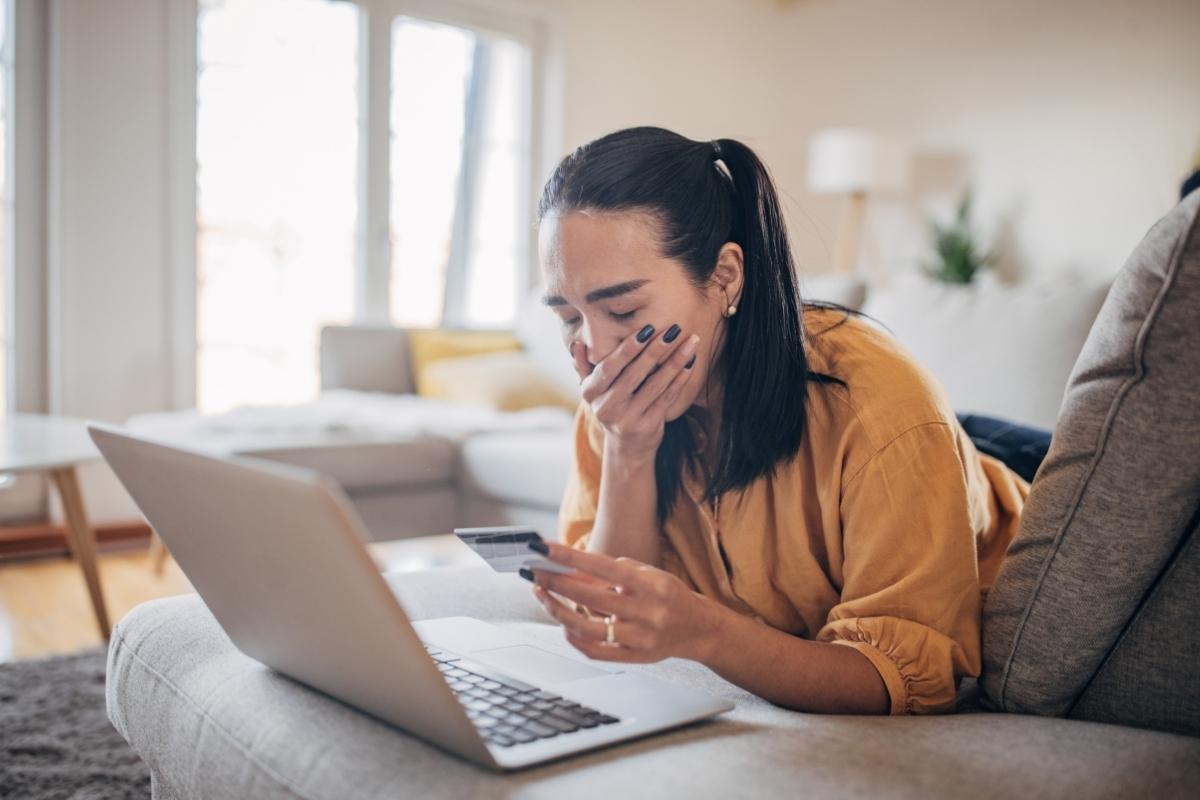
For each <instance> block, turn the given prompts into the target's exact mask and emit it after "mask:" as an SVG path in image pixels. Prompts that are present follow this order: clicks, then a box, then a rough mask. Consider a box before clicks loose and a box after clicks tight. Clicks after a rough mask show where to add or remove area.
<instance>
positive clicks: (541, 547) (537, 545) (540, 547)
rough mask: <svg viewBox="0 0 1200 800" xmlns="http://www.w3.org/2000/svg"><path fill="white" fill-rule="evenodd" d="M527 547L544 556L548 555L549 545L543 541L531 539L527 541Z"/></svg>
mask: <svg viewBox="0 0 1200 800" xmlns="http://www.w3.org/2000/svg"><path fill="white" fill-rule="evenodd" d="M529 549H530V550H532V551H533V552H535V553H541V554H542V555H544V556H548V555H550V545H548V544H546V543H545V542H540V541H536V540H535V541H532V542H530V543H529Z"/></svg>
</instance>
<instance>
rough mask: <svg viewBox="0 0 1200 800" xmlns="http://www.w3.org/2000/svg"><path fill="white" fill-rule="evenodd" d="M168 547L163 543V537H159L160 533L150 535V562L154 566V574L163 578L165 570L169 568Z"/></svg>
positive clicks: (154, 532)
mask: <svg viewBox="0 0 1200 800" xmlns="http://www.w3.org/2000/svg"><path fill="white" fill-rule="evenodd" d="M168 555H169V554H168V553H167V546H166V544H164V543H163V540H162V537H161V536H159V535H158V531H151V533H150V562H151V563H152V564H153V565H154V574H155V575H157V576H158V577H160V578H161V577H162V574H163V570H164V569H166V567H167V556H168Z"/></svg>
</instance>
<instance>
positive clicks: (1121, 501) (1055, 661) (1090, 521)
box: [981, 193, 1200, 733]
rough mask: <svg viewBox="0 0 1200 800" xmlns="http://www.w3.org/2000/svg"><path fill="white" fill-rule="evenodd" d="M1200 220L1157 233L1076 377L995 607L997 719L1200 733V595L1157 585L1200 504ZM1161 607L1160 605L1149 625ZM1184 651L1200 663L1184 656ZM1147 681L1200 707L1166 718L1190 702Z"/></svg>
mask: <svg viewBox="0 0 1200 800" xmlns="http://www.w3.org/2000/svg"><path fill="white" fill-rule="evenodd" d="M1198 211H1200V193H1197V194H1193V195H1192V197H1190V198H1189V199H1187V200H1185V201H1184V202H1182V203H1180V204H1179V206H1177V207H1176V208H1175V209H1174V210H1173V211H1172V212H1171V213H1170V214H1168V215H1167V216H1166V217H1165V218H1164V219H1163V220H1162V221H1161V222H1159V223H1158V224H1157V225H1156V226H1155V227H1154V228H1153V229H1152V230H1151V231H1150V232H1149V233H1148V234H1147V235H1146V238H1145V239H1144V240H1143V241H1142V243H1141V244H1140V245H1139V246H1138V247H1137V249H1136V250H1135V251H1134V253H1133V255H1132V256H1131V257H1130V259H1129V261H1128V262H1127V263H1126V265H1125V267H1124V268H1123V270H1122V271H1121V273H1120V274H1119V275H1118V277H1117V280H1116V282H1115V283H1114V284H1113V287H1112V290H1111V292H1110V293H1109V296H1108V298H1107V299H1106V300H1105V303H1104V306H1103V308H1102V309H1101V311H1100V315H1099V317H1098V318H1097V320H1096V323H1095V325H1094V326H1093V328H1092V331H1091V334H1090V335H1089V336H1088V340H1087V343H1086V344H1085V345H1084V349H1083V352H1082V353H1081V355H1080V357H1079V361H1078V362H1077V363H1076V365H1075V369H1074V370H1073V371H1072V374H1071V380H1070V384H1069V387H1068V390H1067V396H1066V398H1065V400H1064V403H1063V412H1062V415H1061V417H1060V418H1059V422H1058V426H1057V428H1056V429H1055V431H1054V438H1053V441H1052V443H1051V446H1050V452H1049V453H1048V454H1047V457H1046V460H1045V462H1044V463H1043V465H1042V467H1041V469H1040V470H1039V472H1038V474H1037V477H1036V479H1035V480H1034V483H1033V488H1032V491H1031V494H1030V497H1029V501H1028V503H1027V505H1026V506H1025V510H1024V516H1023V520H1022V525H1021V530H1020V532H1019V533H1018V535H1017V537H1016V539H1014V541H1013V543H1012V545H1011V546H1010V548H1009V551H1008V556H1007V558H1006V560H1005V563H1004V564H1003V566H1002V567H1001V569H1000V572H999V574H998V575H997V577H996V581H995V584H994V585H993V587H992V590H991V591H990V593H989V594H988V598H987V603H986V605H985V608H984V627H983V655H984V672H983V675H982V679H981V686H982V688H983V691H984V693H985V695H986V700H987V702H989V703H990V704H992V705H993V706H994V707H996V708H999V709H1004V710H1007V711H1024V712H1032V713H1037V714H1050V715H1056V716H1063V715H1067V714H1071V715H1074V716H1087V717H1093V718H1098V719H1121V720H1122V721H1124V722H1128V723H1130V724H1142V725H1158V724H1165V723H1164V720H1168V719H1169V720H1171V722H1170V723H1167V726H1168V727H1172V728H1174V729H1177V730H1190V731H1191V732H1193V733H1200V715H1198V714H1197V713H1196V712H1197V710H1198V709H1197V703H1196V700H1195V698H1196V697H1197V696H1198V695H1200V684H1198V683H1197V671H1196V657H1197V654H1200V626H1197V625H1196V624H1194V621H1195V618H1196V617H1195V598H1196V596H1197V593H1198V592H1200V583H1197V582H1196V581H1195V580H1194V579H1192V577H1191V576H1193V575H1194V574H1195V573H1194V571H1193V570H1192V569H1191V568H1184V569H1178V571H1176V572H1175V573H1174V575H1173V577H1171V578H1170V580H1171V581H1175V583H1173V584H1171V585H1169V586H1167V585H1164V586H1159V582H1160V580H1164V579H1165V578H1164V576H1165V573H1167V572H1168V571H1169V570H1171V569H1172V563H1173V560H1174V559H1176V557H1177V556H1179V555H1180V554H1181V553H1182V550H1183V547H1184V542H1185V539H1186V537H1187V535H1188V533H1189V531H1190V530H1191V526H1192V521H1193V520H1194V518H1195V516H1196V513H1197V509H1198V507H1200V225H1198V223H1197V216H1198ZM1192 557H1193V558H1194V557H1195V556H1192ZM1189 580H1191V583H1190V585H1189V584H1187V581H1189ZM1181 583H1182V585H1181ZM1189 593H1190V597H1191V598H1192V599H1191V601H1190V603H1187V602H1185V603H1183V604H1182V605H1183V607H1184V609H1185V610H1187V611H1189V612H1190V613H1189V614H1188V615H1187V616H1185V617H1182V618H1177V619H1176V620H1175V621H1174V623H1173V624H1172V623H1171V622H1170V621H1169V620H1167V619H1164V618H1163V617H1162V614H1163V613H1168V614H1170V613H1178V611H1176V612H1171V611H1170V610H1169V609H1171V608H1172V607H1173V606H1174V601H1173V600H1172V599H1171V598H1172V597H1175V596H1179V595H1180V594H1181V595H1182V596H1185V597H1186V596H1189ZM1148 597H1149V598H1150V600H1151V601H1153V602H1157V603H1159V606H1158V609H1157V611H1156V612H1155V613H1151V614H1148V615H1147V616H1145V617H1141V616H1139V608H1140V607H1142V606H1143V604H1144V603H1145V602H1146V601H1147V598H1148ZM1155 598H1157V599H1155ZM1148 610H1149V609H1147V610H1146V611H1148ZM1189 619H1190V620H1192V622H1193V624H1190V625H1189V624H1188V620H1189ZM1138 620H1140V622H1138ZM1164 628H1169V630H1170V638H1175V639H1177V641H1176V642H1174V643H1172V645H1171V646H1170V647H1164V644H1165V641H1152V639H1153V637H1154V635H1155V634H1156V633H1159V634H1161V633H1162V631H1163V630H1164ZM1135 629H1136V630H1135ZM1123 635H1125V636H1126V637H1127V639H1126V642H1125V644H1126V645H1127V646H1128V645H1129V643H1130V642H1133V641H1137V642H1139V643H1140V644H1139V646H1140V648H1141V653H1140V654H1139V656H1138V658H1137V663H1138V664H1140V666H1141V668H1142V669H1144V670H1146V671H1147V673H1148V674H1147V675H1146V676H1144V677H1143V678H1141V679H1133V678H1132V677H1131V676H1130V674H1129V666H1130V664H1131V663H1133V662H1129V661H1124V662H1121V663H1115V664H1114V663H1111V659H1112V657H1113V656H1114V655H1115V654H1116V651H1115V648H1116V647H1117V645H1118V642H1119V641H1120V640H1121V637H1122V636H1123ZM1180 648H1182V652H1184V653H1190V657H1189V658H1184V659H1178V658H1174V657H1172V656H1171V655H1170V653H1171V652H1172V651H1173V650H1178V649H1180ZM1106 660H1109V661H1110V665H1109V666H1108V667H1107V668H1105V670H1104V671H1103V673H1102V665H1104V664H1105V662H1106ZM1098 673H1102V674H1100V675H1098ZM1093 678H1095V680H1094V681H1093ZM1143 681H1146V682H1150V683H1155V682H1157V683H1159V684H1174V687H1175V688H1174V695H1175V696H1179V695H1189V694H1190V701H1188V702H1185V703H1183V704H1182V706H1181V707H1180V708H1177V709H1175V710H1174V711H1172V710H1170V709H1167V708H1164V707H1163V703H1167V704H1170V703H1173V702H1176V701H1175V699H1173V697H1172V693H1171V692H1167V693H1166V694H1165V695H1164V694H1161V693H1159V692H1157V691H1151V690H1149V689H1147V690H1146V691H1143V690H1142V684H1143ZM1089 683H1091V686H1090V688H1089ZM1085 693H1086V694H1087V701H1086V702H1082V701H1081V698H1083V696H1084V695H1085ZM1188 708H1190V710H1188ZM1181 712H1182V714H1181Z"/></svg>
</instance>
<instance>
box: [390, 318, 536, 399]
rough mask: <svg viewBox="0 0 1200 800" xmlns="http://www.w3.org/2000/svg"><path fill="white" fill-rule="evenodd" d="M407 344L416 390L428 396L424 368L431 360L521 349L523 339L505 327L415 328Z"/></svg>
mask: <svg viewBox="0 0 1200 800" xmlns="http://www.w3.org/2000/svg"><path fill="white" fill-rule="evenodd" d="M408 348H409V354H410V355H411V356H412V371H413V378H414V379H415V380H416V382H417V394H419V395H421V396H422V397H428V396H430V395H428V394H427V393H426V389H425V372H426V370H427V369H428V367H429V366H430V365H431V364H434V363H436V362H438V361H444V360H445V359H448V358H462V357H464V356H478V355H484V354H485V353H506V352H518V351H520V349H521V342H520V341H519V340H518V339H517V337H516V336H514V335H513V334H511V333H506V332H503V331H448V330H414V331H409V333H408Z"/></svg>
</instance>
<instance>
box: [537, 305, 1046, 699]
mask: <svg viewBox="0 0 1200 800" xmlns="http://www.w3.org/2000/svg"><path fill="white" fill-rule="evenodd" d="M844 317H845V315H844V314H843V313H842V312H837V311H829V310H824V309H813V310H808V311H806V312H805V328H806V330H807V331H808V334H809V339H808V348H809V358H810V369H812V370H814V371H818V372H823V373H826V374H828V375H833V376H835V377H837V378H840V379H841V380H843V381H845V382H846V384H847V385H846V386H845V387H842V386H837V385H822V384H815V383H814V384H810V386H809V392H808V425H807V429H806V432H805V435H804V439H803V442H802V444H801V446H800V450H799V452H798V453H797V454H796V456H795V458H793V459H792V460H791V461H790V462H786V463H782V464H780V465H779V466H778V469H777V470H776V471H775V473H774V474H773V475H768V476H766V477H763V478H759V479H758V480H756V481H755V482H754V483H753V484H751V485H750V486H748V487H746V488H745V489H743V490H740V491H737V492H729V493H726V494H725V495H722V496H721V497H720V498H719V500H718V503H717V511H716V515H715V516H714V511H713V507H712V505H711V504H709V503H705V502H703V501H702V498H703V488H704V487H703V484H702V483H701V481H700V479H699V478H697V477H695V476H691V475H688V474H685V476H684V479H683V489H682V491H681V493H680V496H679V498H678V500H677V502H676V504H675V506H674V508H673V510H672V513H671V516H670V518H669V519H668V520H667V521H666V524H665V525H664V526H663V529H662V531H661V533H660V535H661V536H662V537H663V542H662V544H663V547H662V552H663V566H664V568H665V569H667V570H669V571H670V572H672V573H674V574H676V575H678V576H679V577H680V578H681V579H683V580H684V581H685V582H686V583H687V584H689V585H690V586H691V587H692V589H694V590H695V591H697V592H700V593H702V594H704V595H705V596H707V597H710V598H712V599H714V600H717V601H719V602H721V603H723V604H725V605H726V606H728V607H730V608H732V609H734V610H736V611H738V612H740V613H742V614H745V615H748V616H751V617H753V618H755V619H757V620H759V621H760V622H763V623H765V624H767V625H771V626H772V627H774V628H777V629H779V630H782V631H786V632H788V633H791V634H794V635H796V636H801V637H804V638H811V639H816V640H818V641H824V642H834V643H837V644H842V645H846V646H848V647H853V648H855V649H857V650H859V651H860V652H862V653H863V654H865V655H866V656H867V657H868V658H869V659H870V660H871V663H872V664H874V665H875V668H876V669H878V670H879V674H880V675H881V676H882V677H883V681H884V683H885V684H886V685H887V689H888V693H889V695H890V697H891V703H892V705H891V713H893V714H905V713H928V712H936V711H946V710H949V709H951V708H952V707H953V704H954V696H955V692H956V689H957V685H958V680H959V678H960V677H961V676H962V675H970V676H978V675H979V670H980V639H979V637H980V610H981V607H982V600H983V597H984V596H985V594H986V592H987V590H988V588H989V587H990V586H991V584H992V581H993V579H994V578H995V575H996V571H997V570H998V568H999V566H1000V562H1001V561H1002V560H1003V558H1004V554H1005V551H1006V550H1007V548H1008V544H1009V542H1010V541H1011V540H1012V538H1013V536H1014V535H1015V534H1016V530H1017V526H1018V523H1019V521H1020V513H1021V508H1022V506H1023V505H1024V502H1025V498H1026V497H1027V496H1028V494H1029V484H1028V483H1026V482H1025V481H1024V480H1022V479H1021V478H1020V477H1019V476H1018V475H1016V474H1015V473H1013V472H1012V471H1010V470H1009V469H1008V468H1007V467H1005V466H1004V464H1002V463H1001V462H1000V461H998V460H996V459H994V458H991V457H990V456H987V455H984V454H981V453H979V452H978V451H976V449H975V447H974V446H973V445H972V444H971V441H970V439H969V438H967V435H966V434H965V433H964V432H963V430H962V427H961V426H960V425H959V424H958V421H957V420H956V419H955V416H954V411H953V408H952V407H951V405H950V403H949V401H948V400H947V398H946V396H945V394H944V393H943V391H942V389H941V387H940V386H939V385H938V383H937V382H936V380H935V379H934V378H933V377H932V376H931V375H930V374H929V373H928V372H926V371H925V370H924V369H923V368H922V367H921V366H920V365H918V364H917V363H916V362H915V361H914V360H913V359H912V358H911V357H910V356H908V355H907V354H906V353H905V352H904V351H903V350H902V349H901V348H900V346H899V345H898V344H896V342H895V341H894V340H893V339H892V338H891V337H890V336H889V335H888V334H887V333H885V332H883V331H881V330H879V329H877V328H876V327H875V326H874V325H872V324H871V323H869V322H866V321H863V320H861V319H858V318H856V317H850V318H849V319H844ZM843 320H844V321H843ZM685 418H686V419H688V420H689V424H691V425H692V426H693V431H694V433H695V435H696V437H697V438H696V440H697V442H698V445H699V446H700V448H701V449H703V448H704V447H705V446H706V445H707V441H706V437H705V435H704V431H703V429H702V428H701V427H700V425H699V423H698V422H697V421H696V419H695V418H694V417H692V416H691V415H688V416H687V417H685ZM604 435H605V434H604V430H603V428H602V427H601V426H600V424H599V423H598V422H597V421H596V420H595V418H594V417H593V416H592V414H591V412H590V409H589V407H588V406H587V404H586V403H581V404H580V406H579V408H578V410H577V412H576V415H575V460H574V467H573V469H572V471H571V474H570V476H569V479H568V484H567V489H566V492H565V495H564V497H563V503H562V509H561V514H560V518H559V534H560V537H561V539H562V541H564V542H566V543H567V544H570V545H572V546H575V547H579V548H586V547H587V543H588V539H589V538H590V533H591V530H592V526H593V524H594V523H595V518H596V505H597V500H598V497H599V487H600V475H601V469H600V466H601V457H602V453H603V443H604ZM685 473H686V471H685ZM722 549H723V550H724V552H725V554H726V556H727V559H728V564H729V568H728V570H727V569H726V567H725V561H724V560H723V559H722V557H721V551H722Z"/></svg>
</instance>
